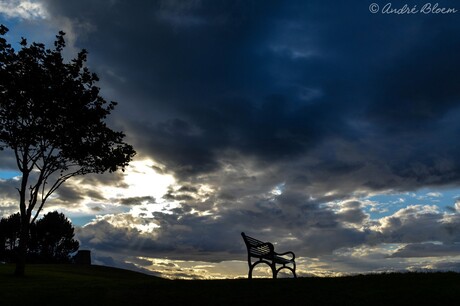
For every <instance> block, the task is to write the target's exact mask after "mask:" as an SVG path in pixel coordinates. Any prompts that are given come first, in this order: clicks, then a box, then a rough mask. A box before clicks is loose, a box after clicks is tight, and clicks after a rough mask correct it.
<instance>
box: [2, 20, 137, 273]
mask: <svg viewBox="0 0 460 306" xmlns="http://www.w3.org/2000/svg"><path fill="white" fill-rule="evenodd" d="M7 31H8V29H7V28H6V27H4V26H3V25H1V26H0V147H2V148H3V149H9V150H11V151H12V152H13V153H14V156H15V157H16V162H17V167H18V169H19V171H20V172H21V173H22V178H21V179H20V186H19V187H18V188H17V190H18V192H19V209H20V215H21V235H20V240H19V257H18V261H17V264H16V271H15V274H16V275H24V269H25V256H26V252H27V245H28V239H29V228H30V224H31V223H33V222H34V221H35V220H36V219H37V217H38V215H39V214H40V211H41V210H42V209H43V206H44V205H45V203H46V201H47V199H48V198H49V197H50V195H51V194H53V192H55V191H56V190H57V189H58V188H59V187H60V186H61V185H62V184H63V183H64V182H66V181H67V180H68V179H69V178H71V177H74V176H77V175H85V174H88V173H104V172H106V171H108V172H114V171H116V170H118V169H122V170H124V168H125V167H126V166H127V165H128V163H129V162H130V161H131V159H132V158H133V157H134V155H135V151H134V149H133V147H132V146H131V145H128V144H126V143H125V142H123V138H124V137H125V135H124V134H123V133H122V132H117V131H113V130H111V129H110V128H109V127H108V126H107V124H106V123H105V119H106V118H107V116H108V115H109V114H110V113H111V111H112V110H113V109H114V107H115V105H116V103H115V102H107V101H106V100H104V99H103V98H102V97H101V96H100V94H99V91H100V88H99V87H97V86H96V83H97V82H98V81H99V78H98V76H97V75H96V74H95V73H91V72H90V71H89V69H88V68H87V67H86V66H85V64H86V60H87V51H86V50H84V49H83V50H82V51H80V52H79V53H78V55H77V56H76V58H74V59H72V60H71V61H70V62H64V59H63V56H62V51H63V50H64V48H65V41H64V35H65V33H64V32H62V31H61V32H59V34H58V35H57V36H56V41H55V42H54V49H52V50H51V49H46V48H45V46H44V45H43V44H41V43H32V44H28V43H27V40H26V39H25V38H23V39H22V40H21V42H20V46H21V50H19V51H15V50H14V49H13V48H12V47H11V45H10V44H8V43H7V41H6V39H5V38H4V35H5V34H6V33H7Z"/></svg>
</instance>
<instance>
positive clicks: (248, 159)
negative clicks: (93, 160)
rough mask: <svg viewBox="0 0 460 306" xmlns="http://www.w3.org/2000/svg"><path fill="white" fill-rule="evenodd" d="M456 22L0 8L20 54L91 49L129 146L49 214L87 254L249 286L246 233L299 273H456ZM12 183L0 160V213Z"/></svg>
mask: <svg viewBox="0 0 460 306" xmlns="http://www.w3.org/2000/svg"><path fill="white" fill-rule="evenodd" d="M459 19H460V3H459V2H458V1H448V0H440V1H436V2H428V1H421V0H405V1H404V0H392V1H380V0H359V1H351V0H350V1H331V0H321V1H319V0H318V1H316V0H311V1H296V0H292V1H281V0H280V1H270V0H268V1H251V0H246V1H243V0H232V1H227V0H181V1H179V0H169V1H168V0H157V1H132V0H130V1H128V0H100V1H91V0H68V1H57V0H35V1H33V0H10V1H4V0H0V22H1V23H3V24H4V25H6V26H7V27H8V28H9V29H10V31H9V32H8V34H7V35H6V37H7V39H8V41H9V42H10V43H12V44H13V45H15V44H17V43H18V42H19V41H20V38H21V37H26V38H27V39H28V40H29V41H37V42H43V43H45V44H47V45H48V46H49V47H52V43H53V41H54V38H55V35H56V34H57V33H58V31H59V30H63V31H64V32H66V41H67V48H66V50H65V55H66V57H68V58H69V59H71V58H72V56H75V55H76V53H77V52H78V51H79V50H81V49H83V48H85V49H87V50H88V51H89V55H88V67H89V68H90V70H91V71H93V72H96V73H97V74H98V75H99V77H100V79H101V81H100V83H99V86H100V87H101V93H102V95H103V96H104V98H106V99H107V100H113V101H117V102H118V105H117V108H116V109H115V110H114V111H113V112H112V114H111V116H110V117H109V118H108V124H109V125H110V126H111V127H112V128H113V129H116V130H122V131H124V132H125V134H126V142H128V143H130V144H132V145H133V146H134V148H135V150H136V151H137V155H136V157H135V159H134V160H133V162H132V163H131V165H130V166H129V167H128V168H127V170H126V171H125V172H117V173H112V174H104V175H87V176H83V177H77V178H74V179H73V180H71V181H68V182H66V184H65V185H63V186H62V187H61V188H60V189H59V190H58V191H57V192H56V194H55V195H54V196H53V197H52V198H50V200H49V202H48V203H47V206H46V209H45V212H47V211H53V210H58V211H60V212H63V213H64V214H65V215H66V216H68V217H69V218H70V219H71V221H72V222H73V224H74V225H75V227H76V237H77V239H78V240H79V241H80V244H81V247H80V248H81V249H88V250H91V251H92V259H93V263H95V264H103V265H109V266H116V267H122V268H127V269H132V270H138V271H144V272H147V273H151V274H154V275H158V276H162V277H167V278H174V279H178V278H187V279H213V278H238V277H246V275H247V271H248V266H247V261H246V260H247V257H246V249H245V246H244V243H243V240H242V238H241V236H240V233H241V232H245V233H247V234H248V235H250V236H253V237H256V238H258V239H259V240H263V241H271V242H274V243H275V250H278V251H280V252H282V251H288V250H289V251H294V252H295V254H296V262H297V274H298V275H299V276H312V275H316V276H336V275H346V274H355V273H379V272H391V271H447V270H449V271H460V145H459V142H458V138H457V137H458V134H459V132H460V120H459V119H460V87H459V86H460V85H459V84H460V57H459V56H458V54H460V22H459V21H460V20H459ZM19 176H20V173H19V172H18V171H17V169H16V164H15V161H14V157H13V156H11V155H9V154H8V153H7V152H6V151H2V152H0V215H1V216H7V215H9V214H12V213H14V212H16V211H18V205H17V191H16V189H15V187H16V186H17V185H18V178H19ZM255 273H256V274H257V275H258V276H264V275H269V274H267V271H266V269H265V268H264V267H263V266H262V267H260V268H257V269H256V272H255ZM287 276H289V275H287Z"/></svg>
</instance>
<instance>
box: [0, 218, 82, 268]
mask: <svg viewBox="0 0 460 306" xmlns="http://www.w3.org/2000/svg"><path fill="white" fill-rule="evenodd" d="M20 230H21V218H20V215H19V213H16V214H14V215H11V216H9V217H7V218H3V219H1V220H0V260H2V261H6V262H16V261H17V255H18V250H19V234H20ZM74 231H75V229H74V227H73V226H72V223H71V222H70V221H69V220H68V219H67V218H66V216H65V215H64V214H62V213H58V212H57V211H54V212H50V213H48V214H46V215H44V216H43V218H41V219H38V220H37V221H36V222H34V223H32V224H31V226H30V238H31V239H30V242H29V246H28V251H27V258H28V260H29V261H32V262H39V263H66V262H70V260H71V257H70V256H71V254H72V253H75V252H76V251H77V250H78V248H79V247H80V243H79V242H78V240H75V239H74V236H75V234H74Z"/></svg>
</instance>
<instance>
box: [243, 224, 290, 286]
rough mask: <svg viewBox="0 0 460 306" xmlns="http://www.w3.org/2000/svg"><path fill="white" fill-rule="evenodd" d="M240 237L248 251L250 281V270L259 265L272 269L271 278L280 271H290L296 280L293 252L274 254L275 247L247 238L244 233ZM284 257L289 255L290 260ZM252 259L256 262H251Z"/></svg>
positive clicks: (250, 277)
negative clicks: (265, 265) (262, 264)
mask: <svg viewBox="0 0 460 306" xmlns="http://www.w3.org/2000/svg"><path fill="white" fill-rule="evenodd" d="M241 236H243V240H244V243H245V244H246V248H247V250H248V265H249V273H248V278H249V279H252V270H254V267H255V266H257V265H258V264H260V263H264V264H267V265H268V266H269V267H270V268H271V269H272V274H273V278H276V277H277V276H278V272H279V271H280V270H282V269H288V270H291V272H292V274H294V278H297V275H296V273H295V267H296V266H295V254H294V253H293V252H291V251H289V252H285V253H276V252H275V247H274V246H273V244H272V243H270V242H263V241H260V240H257V239H255V238H252V237H249V236H247V235H246V234H245V233H244V232H243V233H241ZM286 255H290V256H292V258H286V257H284V256H286ZM254 259H255V260H256V261H254V262H253V260H254ZM276 265H281V267H279V268H277V266H276Z"/></svg>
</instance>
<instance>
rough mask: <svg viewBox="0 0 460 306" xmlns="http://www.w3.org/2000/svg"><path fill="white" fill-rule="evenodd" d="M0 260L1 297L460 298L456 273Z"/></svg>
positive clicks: (183, 300)
mask: <svg viewBox="0 0 460 306" xmlns="http://www.w3.org/2000/svg"><path fill="white" fill-rule="evenodd" d="M26 268H27V270H26V273H27V276H26V277H24V278H16V277H14V276H13V275H12V273H13V270H14V267H13V266H11V265H0V305H2V306H3V305H4V306H7V305H28V306H31V305H40V306H42V305H66V306H67V305H81V306H89V305H110V306H112V305H186V304H191V305H274V304H280V305H287V304H293V305H460V274H457V273H407V274H382V275H362V276H352V277H338V278H299V279H279V280H271V279H259V280H253V281H249V280H213V281H180V280H175V281H169V280H164V279H161V278H157V277H152V276H148V275H145V274H141V273H136V272H132V271H126V270H120V269H115V268H109V267H102V266H77V265H29V266H27V267H26Z"/></svg>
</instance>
